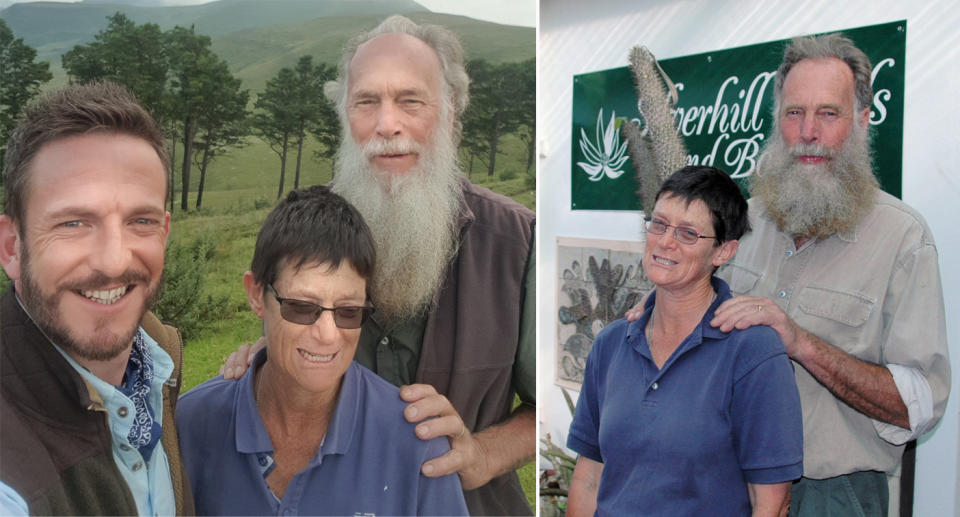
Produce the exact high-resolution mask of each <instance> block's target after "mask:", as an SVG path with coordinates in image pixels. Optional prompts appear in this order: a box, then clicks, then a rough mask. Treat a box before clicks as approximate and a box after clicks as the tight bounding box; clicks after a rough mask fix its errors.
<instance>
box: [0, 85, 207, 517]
mask: <svg viewBox="0 0 960 517" xmlns="http://www.w3.org/2000/svg"><path fill="white" fill-rule="evenodd" d="M167 170H168V169H167V154H166V150H165V149H164V143H163V136H162V134H161V133H160V131H159V128H158V127H157V125H156V124H155V123H154V121H153V119H152V118H150V115H149V114H148V113H147V112H146V111H145V110H144V109H143V108H142V107H140V105H139V104H137V102H136V100H135V99H134V98H133V96H132V95H131V94H130V93H128V92H127V91H126V90H124V89H123V88H121V87H119V86H116V85H114V84H111V83H93V84H90V85H86V86H77V85H72V86H68V87H66V88H64V89H63V90H61V91H59V92H55V93H52V94H50V95H47V96H46V97H44V98H42V99H41V100H40V101H38V102H37V103H35V104H33V105H32V106H30V107H29V108H27V109H26V110H25V112H24V114H23V118H22V119H21V121H20V123H19V125H18V126H17V128H16V129H15V130H14V132H13V134H12V135H11V137H10V142H9V145H8V147H7V155H6V163H5V165H4V171H3V174H4V207H5V209H4V215H2V216H0V264H2V265H3V268H4V270H5V271H6V273H7V275H8V276H9V277H10V279H11V280H12V281H13V283H12V285H11V286H10V287H9V288H8V289H7V291H6V293H4V294H3V297H2V299H0V332H2V333H0V357H2V359H0V361H2V374H0V513H3V514H8V513H13V514H26V513H27V512H29V513H31V514H58V515H67V514H87V515H93V514H116V515H134V514H140V515H158V514H162V515H172V514H185V513H191V512H192V511H193V502H192V499H191V497H190V488H189V486H188V485H187V482H186V478H185V476H184V473H183V468H182V466H181V463H180V451H179V445H178V443H177V434H176V428H174V427H173V425H172V423H173V409H174V407H173V406H174V403H175V402H176V399H177V393H178V391H179V385H180V356H181V352H182V344H181V341H180V337H179V333H178V332H177V331H176V329H174V328H172V327H167V326H164V325H163V324H161V323H160V321H159V320H157V318H156V317H154V316H153V315H151V314H149V313H147V309H148V308H149V307H150V306H151V305H152V304H153V302H154V301H155V299H156V297H157V292H158V289H159V288H160V283H161V276H162V270H163V253H164V249H165V247H166V243H167V235H168V233H169V231H170V214H169V213H167V212H166V210H165V207H164V202H165V200H166V194H167Z"/></svg>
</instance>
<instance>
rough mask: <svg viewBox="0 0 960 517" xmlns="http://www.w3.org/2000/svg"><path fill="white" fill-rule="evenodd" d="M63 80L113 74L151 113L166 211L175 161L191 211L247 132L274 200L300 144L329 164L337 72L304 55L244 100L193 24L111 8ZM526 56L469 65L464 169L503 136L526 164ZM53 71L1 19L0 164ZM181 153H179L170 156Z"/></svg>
mask: <svg viewBox="0 0 960 517" xmlns="http://www.w3.org/2000/svg"><path fill="white" fill-rule="evenodd" d="M62 64H63V69H64V70H65V71H66V73H67V77H68V80H69V81H71V82H76V83H85V82H89V81H94V80H104V79H108V80H112V81H115V82H117V83H120V84H123V85H124V86H126V87H127V88H129V89H130V90H131V91H132V92H133V93H134V94H135V95H136V96H137V98H138V99H139V100H140V102H141V103H142V104H143V105H144V106H145V107H146V108H147V109H148V110H149V111H150V112H151V114H152V115H153V116H154V118H155V119H156V120H157V121H158V123H159V124H160V125H161V127H162V128H163V131H164V132H165V134H166V135H167V137H168V138H169V139H170V141H171V144H172V145H171V146H170V149H171V174H170V178H171V179H170V181H171V185H170V189H169V190H170V200H169V202H170V209H171V211H173V209H174V207H175V203H176V199H175V196H176V189H175V188H174V184H173V183H174V181H173V178H174V174H173V173H174V172H175V164H176V163H177V162H179V165H180V183H181V185H182V188H181V190H180V203H179V204H180V209H181V210H184V211H187V210H189V205H188V194H189V190H190V185H191V175H192V174H193V173H194V170H195V169H194V167H196V170H197V172H198V174H199V181H198V182H197V191H196V204H195V207H196V208H200V207H201V205H202V202H203V190H204V185H205V183H206V179H207V171H208V168H209V166H210V164H211V163H212V162H213V161H214V160H215V159H216V158H217V157H218V156H221V155H223V154H225V153H226V152H228V151H229V150H230V149H232V148H237V147H241V146H243V145H245V144H246V143H247V137H249V136H255V137H258V138H260V139H261V140H263V141H264V142H265V143H267V145H268V146H269V147H270V149H271V150H272V151H273V152H274V153H276V154H277V157H278V158H279V162H280V167H279V168H280V170H279V173H280V174H279V184H278V189H277V198H278V199H279V198H280V197H281V196H282V195H283V193H284V191H285V190H284V189H285V184H286V182H287V165H288V162H289V161H291V159H292V160H293V162H294V173H293V188H294V189H296V188H299V187H300V172H301V167H302V161H303V154H304V144H305V143H306V142H307V139H308V138H309V137H313V139H314V140H315V141H316V142H317V143H318V144H319V148H318V149H316V150H315V151H314V156H315V157H317V158H323V159H326V160H328V161H329V162H330V163H331V166H333V164H334V160H335V159H336V150H337V148H338V147H339V144H340V139H341V136H342V134H341V131H342V130H341V126H340V120H339V117H338V115H337V113H336V110H335V108H334V106H333V105H332V103H331V102H330V101H329V100H327V98H326V97H325V96H324V95H323V85H324V83H326V82H327V81H330V80H332V79H334V78H335V77H336V72H337V71H336V68H335V67H334V66H332V65H329V64H327V63H314V62H313V57H312V56H302V57H300V58H299V60H298V61H297V63H296V65H295V66H294V67H293V68H289V67H285V68H282V69H280V71H279V72H278V73H277V74H276V75H275V76H274V77H272V78H271V79H269V80H268V81H267V83H266V86H265V88H264V90H263V91H262V92H260V93H259V94H257V96H256V100H255V101H254V102H253V105H252V108H251V106H250V91H249V90H247V89H244V88H243V87H242V83H241V80H240V79H238V78H237V77H235V76H234V75H233V74H232V73H231V72H230V69H229V66H228V64H227V62H226V61H225V60H223V59H222V58H220V57H219V56H217V55H216V53H215V52H213V50H212V48H211V40H210V37H209V36H205V35H202V34H197V33H196V32H195V31H194V28H193V27H190V28H184V27H179V26H178V27H174V28H173V29H170V30H167V31H163V30H161V29H160V27H159V25H157V24H153V23H144V24H142V25H138V24H136V23H135V22H133V21H132V20H130V19H129V18H127V17H126V16H125V15H124V14H122V13H120V12H118V13H116V14H114V15H112V16H110V17H108V18H107V27H106V28H105V29H104V30H102V31H101V32H99V33H98V34H97V35H96V36H95V37H94V41H92V42H91V43H89V44H85V45H77V46H75V47H74V48H73V49H71V50H70V51H68V52H67V53H65V54H64V55H63V56H62ZM535 68H536V67H535V61H534V60H533V59H530V60H527V61H524V62H521V63H504V64H492V63H488V62H486V61H484V60H474V61H471V62H469V63H468V73H469V75H470V77H471V81H472V82H471V87H470V90H471V100H470V106H469V108H468V109H467V111H466V113H465V114H464V119H463V135H462V140H461V146H460V152H461V157H462V158H463V160H462V161H463V162H464V166H465V167H466V168H467V171H466V172H467V173H468V174H471V173H472V172H473V169H474V165H475V164H476V163H478V164H481V165H482V166H484V167H486V169H487V174H488V175H490V176H492V175H493V174H494V168H495V164H496V160H497V157H498V156H499V155H501V154H502V149H501V147H500V146H501V141H502V138H503V137H504V135H507V134H510V133H513V134H515V135H517V137H518V138H519V139H520V140H521V141H522V142H523V143H524V145H525V148H526V150H525V152H526V171H527V173H529V172H530V171H531V168H532V166H533V156H534V148H535V131H536V120H535V115H536V102H535V98H536V93H535V92H536V71H535ZM51 78H52V75H51V74H50V71H49V64H48V63H46V62H36V51H35V50H34V49H33V48H31V47H29V46H28V45H25V44H24V43H23V40H22V39H16V38H14V35H13V33H12V31H11V30H10V29H9V28H8V27H7V26H6V24H5V23H4V22H3V20H0V164H2V160H3V152H4V150H5V146H6V142H7V139H8V137H9V134H10V131H11V130H12V128H13V127H14V125H15V123H16V117H17V116H18V114H19V112H20V110H21V109H22V107H23V106H24V105H25V104H26V103H27V102H28V101H29V99H30V98H32V97H33V96H35V95H37V94H38V93H39V91H40V88H41V86H42V84H44V83H45V82H47V81H49V80H50V79H51ZM178 154H179V157H178Z"/></svg>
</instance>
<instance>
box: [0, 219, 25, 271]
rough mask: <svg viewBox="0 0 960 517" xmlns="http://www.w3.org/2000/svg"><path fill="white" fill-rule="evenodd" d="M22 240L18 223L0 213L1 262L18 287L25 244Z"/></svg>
mask: <svg viewBox="0 0 960 517" xmlns="http://www.w3.org/2000/svg"><path fill="white" fill-rule="evenodd" d="M20 241H21V239H20V231H19V230H18V229H17V223H15V222H14V221H13V219H10V216H8V215H0V264H2V265H3V270H4V271H6V272H7V276H8V277H10V279H11V280H13V281H14V282H15V287H16V288H17V289H19V288H20V249H21V247H22V246H23V243H22V242H20Z"/></svg>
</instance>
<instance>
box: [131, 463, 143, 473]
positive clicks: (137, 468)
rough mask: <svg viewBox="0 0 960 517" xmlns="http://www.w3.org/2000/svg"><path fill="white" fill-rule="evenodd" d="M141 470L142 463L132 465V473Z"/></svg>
mask: <svg viewBox="0 0 960 517" xmlns="http://www.w3.org/2000/svg"><path fill="white" fill-rule="evenodd" d="M142 468H143V462H142V461H138V462H136V463H134V464H133V471H134V472H136V471H138V470H140V469H142Z"/></svg>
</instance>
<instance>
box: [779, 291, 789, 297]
mask: <svg viewBox="0 0 960 517" xmlns="http://www.w3.org/2000/svg"><path fill="white" fill-rule="evenodd" d="M777 296H779V297H780V298H786V297H787V292H786V291H783V290H781V291H780V292H779V293H777Z"/></svg>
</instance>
